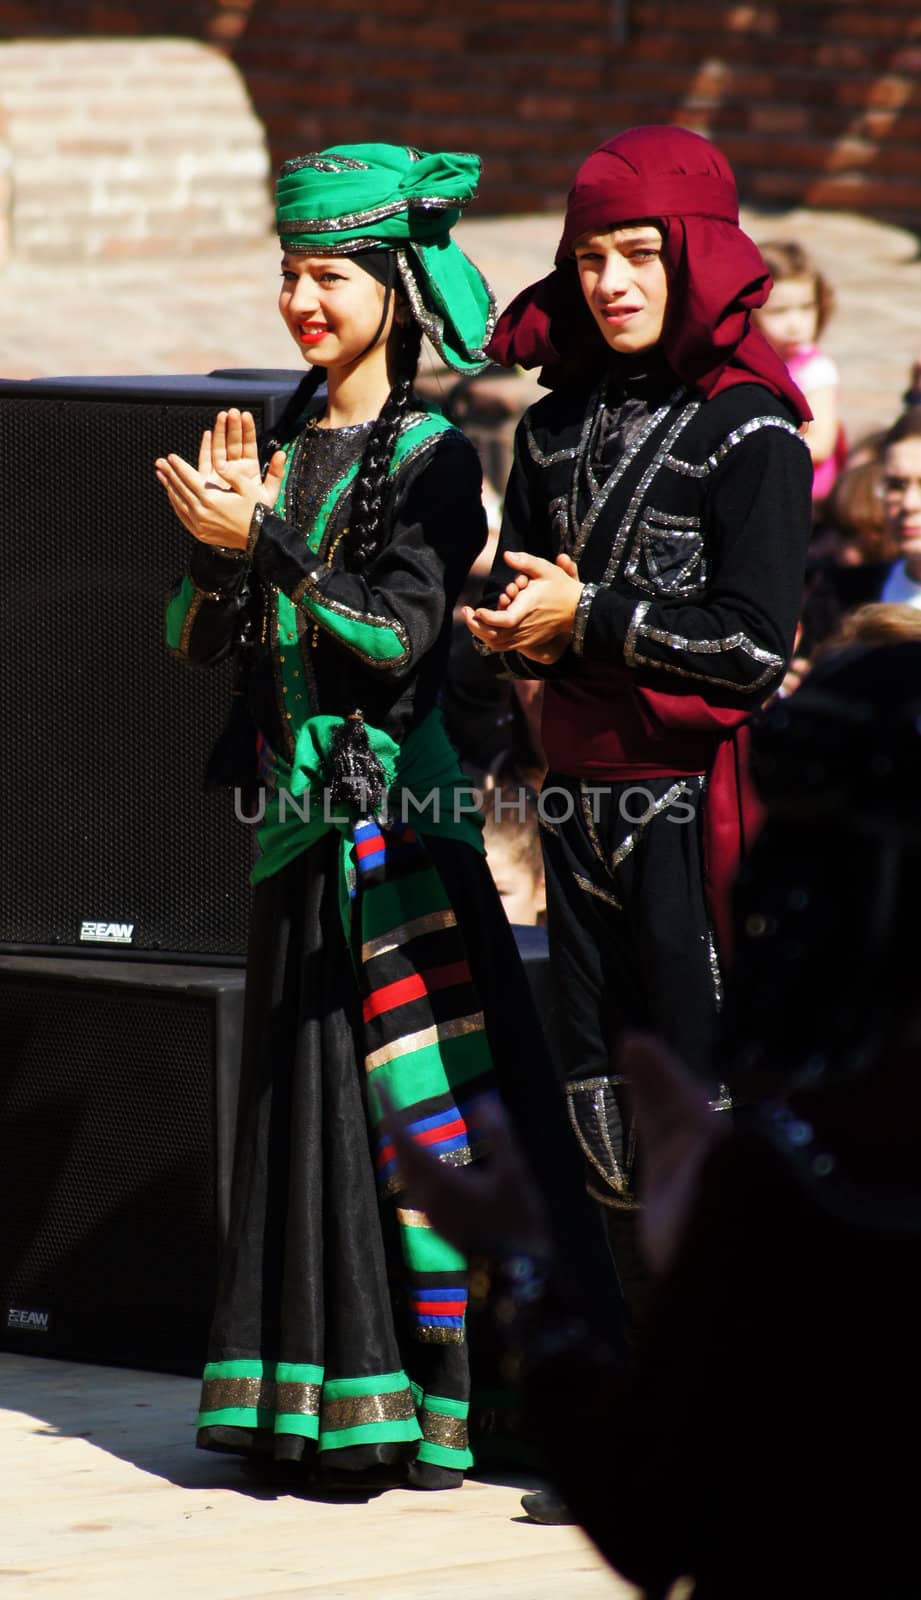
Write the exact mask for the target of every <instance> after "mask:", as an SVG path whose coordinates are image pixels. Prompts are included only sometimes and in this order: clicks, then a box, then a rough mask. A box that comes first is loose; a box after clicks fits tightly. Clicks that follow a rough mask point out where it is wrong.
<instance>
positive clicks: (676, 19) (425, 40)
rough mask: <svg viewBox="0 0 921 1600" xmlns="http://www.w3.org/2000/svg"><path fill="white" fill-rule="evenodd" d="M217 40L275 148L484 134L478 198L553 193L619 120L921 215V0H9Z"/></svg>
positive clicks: (847, 203) (554, 200)
mask: <svg viewBox="0 0 921 1600" xmlns="http://www.w3.org/2000/svg"><path fill="white" fill-rule="evenodd" d="M71 31H81V32H84V33H87V32H90V33H93V32H95V33H109V34H127V33H138V32H145V33H171V32H177V31H183V32H185V33H187V34H196V35H198V36H199V37H201V38H207V39H209V40H211V41H213V42H215V43H221V44H222V45H223V46H224V47H225V48H226V49H227V50H228V51H229V52H231V53H232V55H233V59H234V60H235V61H236V62H237V64H238V65H239V67H240V69H241V71H242V73H243V76H244V78H245V81H246V84H247V87H248V89H249V91H250V93H251V95H252V97H253V101H254V104H255V107H256V110H257V112H258V114H259V115H260V117H261V118H262V119H263V121H264V123H265V127H266V130H267V133H268V137H269V142H270V145H271V151H272V158H273V161H274V163H275V164H276V165H277V163H278V162H279V161H281V160H282V159H284V158H285V157H286V156H288V155H291V154H295V153H298V152H299V151H302V150H305V149H308V148H312V147H316V146H318V145H323V144H332V143H336V142H341V141H343V140H352V139H392V140H398V141H402V142H407V143H414V144H420V145H422V146H437V145H441V146H443V147H444V146H451V145H453V146H455V147H461V148H463V147H467V148H469V147H471V146H472V147H473V148H474V149H476V150H478V151H479V152H480V153H481V154H482V155H483V156H484V163H485V166H484V182H483V187H482V190H481V200H480V207H479V208H480V210H481V213H482V211H486V210H492V211H503V210H517V211H525V210H542V209H547V208H552V209H556V208H557V207H558V206H559V204H560V201H561V198H562V196H563V194H564V193H565V190H566V187H567V186H568V183H569V180H570V178H571V175H572V172H573V169H574V167H575V166H576V164H577V163H578V161H579V160H580V159H581V157H582V156H583V155H584V154H585V153H586V152H587V151H588V150H589V149H591V148H592V147H593V146H594V145H595V144H597V143H599V142H600V141H601V140H602V139H604V138H606V137H609V136H610V134H611V133H612V132H614V131H616V129H617V128H619V127H624V126H627V125H629V124H630V123H635V122H650V121H666V122H674V123H680V124H684V125H686V126H689V127H694V128H697V129H699V130H700V131H701V132H704V133H708V134H711V135H712V136H713V137H714V138H715V139H716V140H717V141H718V142H719V143H720V144H721V145H722V147H723V148H724V149H725V150H726V153H727V154H728V155H729V157H730V159H731V160H732V162H733V164H734V165H735V167H736V170H737V172H738V175H739V180H740V187H741V189H742V192H743V195H744V197H745V198H746V199H747V200H749V201H750V202H755V203H757V202H759V201H760V202H765V201H776V202H778V203H780V204H795V203H805V204H809V205H816V206H830V207H839V208H840V207H851V208H859V209H861V210H864V211H867V212H869V213H872V214H876V215H879V216H883V217H890V218H894V219H897V220H901V221H903V222H908V223H910V224H913V223H917V222H921V170H919V169H921V162H919V159H918V155H917V148H918V138H919V135H921V71H919V69H921V10H919V7H918V4H917V0H880V3H879V4H876V5H875V6H874V5H868V4H867V3H866V0H773V3H771V4H759V3H752V4H714V3H707V0H444V3H441V4H438V3H437V0H324V3H323V5H322V6H316V5H313V4H310V3H309V0H185V3H184V4H182V5H180V4H179V3H177V0H37V3H33V0H0V38H2V37H3V36H6V37H10V36H11V35H14V34H16V33H20V32H29V33H33V34H35V33H49V32H54V33H58V34H60V33H62V32H65V33H66V32H71Z"/></svg>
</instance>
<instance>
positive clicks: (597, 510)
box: [570, 389, 696, 582]
mask: <svg viewBox="0 0 921 1600" xmlns="http://www.w3.org/2000/svg"><path fill="white" fill-rule="evenodd" d="M683 394H684V391H683V390H682V389H678V390H677V391H676V393H675V394H674V395H673V396H672V397H671V398H670V399H669V400H667V401H666V403H665V405H664V406H660V407H659V409H658V411H654V412H653V414H652V416H651V417H650V418H649V421H648V422H647V423H645V424H644V426H643V427H642V428H641V429H640V431H639V433H637V434H635V435H634V437H633V439H632V440H631V442H630V444H628V446H627V448H626V450H625V451H624V453H623V455H622V456H621V458H620V460H619V461H618V463H617V466H616V467H615V468H614V470H613V472H611V473H610V475H609V476H608V477H607V478H606V479H605V481H604V483H603V484H602V485H601V488H600V489H597V490H596V491H595V492H594V493H593V495H592V499H591V504H590V505H589V508H588V510H587V512H586V514H585V517H584V518H583V520H582V525H581V527H580V528H579V531H578V533H577V534H576V536H575V540H574V542H573V547H572V550H571V552H570V554H571V555H572V557H573V559H574V560H576V561H578V559H579V556H580V555H581V554H582V551H583V550H584V549H585V546H586V544H587V543H588V540H589V538H590V536H591V533H592V530H593V529H594V526H595V523H596V522H597V521H598V518H599V516H600V515H601V512H602V511H603V510H604V507H605V505H606V504H607V502H608V500H609V499H610V496H611V492H612V490H613V489H614V488H615V487H616V486H617V484H618V483H619V482H620V480H621V478H622V477H623V475H624V473H625V472H626V470H627V468H628V467H629V466H630V464H631V462H632V461H634V460H635V458H636V456H637V455H638V453H639V451H640V450H641V449H642V447H643V445H644V444H645V443H646V440H647V439H648V438H649V437H650V435H651V434H652V433H654V432H655V430H656V428H658V427H659V426H660V424H661V423H662V422H664V420H665V418H666V417H667V416H668V414H669V412H670V411H671V410H672V408H673V406H675V405H677V404H678V402H679V400H680V399H681V398H682V396H683ZM589 404H590V406H591V405H594V406H595V408H596V415H597V414H600V411H601V409H602V408H601V403H600V396H599V395H598V394H597V393H596V394H595V395H593V396H592V399H591V401H590V402H589ZM689 409H690V408H689ZM695 409H696V407H695ZM682 415H683V413H682ZM594 420H595V419H594V418H590V419H589V422H590V423H591V421H594ZM688 420H690V419H688ZM588 431H589V432H590V431H591V429H590V426H589V430H588ZM677 432H678V429H677V426H676V427H675V429H674V430H673V431H671V432H669V434H668V437H667V439H666V441H665V445H664V447H663V448H665V449H668V448H670V446H671V441H672V438H673V436H674V435H676V434H677ZM583 441H584V443H583ZM587 448H588V432H586V430H585V429H584V428H583V438H582V440H580V444H579V449H580V458H581V459H586V452H587ZM658 460H659V456H658V455H656V457H655V460H654V463H653V467H654V468H655V467H656V465H657V463H658ZM648 477H649V478H650V480H651V477H652V471H650V473H649V474H648ZM578 478H579V471H578V466H577V467H576V470H575V471H574V472H573V498H572V502H571V513H572V524H573V527H575V525H576V521H577V517H576V512H575V496H576V495H577V493H578ZM634 498H636V497H634ZM637 503H638V502H637ZM631 504H632V502H631ZM625 537H626V536H625ZM622 545H623V540H621V539H620V538H618V539H617V540H616V541H615V549H616V551H617V555H618V557H619V555H620V550H621V548H622ZM605 581H606V582H609V581H610V580H609V579H608V578H607V576H606V578H605Z"/></svg>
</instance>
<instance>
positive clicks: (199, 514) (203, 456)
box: [156, 408, 285, 550]
mask: <svg viewBox="0 0 921 1600" xmlns="http://www.w3.org/2000/svg"><path fill="white" fill-rule="evenodd" d="M284 471H285V453H284V451H283V450H277V451H276V452H275V454H274V455H273V457H272V459H271V461H270V462H269V465H268V467H267V469H266V474H265V477H264V478H263V476H262V471H261V468H260V465H259V448H258V444H257V440H256V424H255V422H254V420H253V417H252V414H251V412H249V411H237V410H236V409H235V408H234V409H232V410H230V411H219V412H218V414H217V417H216V418H215V421H214V427H213V428H207V429H206V430H205V432H204V433H203V434H202V438H201V445H200V446H199V451H198V468H197V470H196V468H195V467H193V466H191V465H190V464H189V462H188V461H184V460H183V459H182V456H177V455H169V456H166V457H162V456H161V457H160V458H159V459H158V460H157V462H156V473H157V478H158V480H159V482H160V483H162V485H163V487H164V489H165V490H166V493H167V496H168V498H169V503H170V505H171V506H172V508H173V510H174V511H175V513H176V515H177V517H178V518H179V521H180V522H181V523H182V525H183V527H184V528H187V529H188V531H189V533H191V534H192V535H193V536H194V537H195V538H196V539H198V540H199V541H200V542H201V543H202V544H210V545H216V546H219V547H220V548H222V549H226V550H245V549H246V546H247V542H248V540H249V530H250V524H251V522H252V520H253V512H254V510H255V508H256V506H257V505H264V506H270V507H271V506H274V504H275V501H276V500H277V498H278V492H279V490H280V488H281V485H282V481H283V478H284Z"/></svg>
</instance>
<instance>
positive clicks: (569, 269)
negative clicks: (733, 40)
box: [487, 126, 812, 421]
mask: <svg viewBox="0 0 921 1600" xmlns="http://www.w3.org/2000/svg"><path fill="white" fill-rule="evenodd" d="M638 221H655V222H657V223H658V225H659V227H661V229H662V231H663V235H664V249H663V260H664V263H665V269H666V272H667V274H668V293H669V299H668V308H667V310H666V317H665V326H664V328H663V331H662V349H663V352H664V354H665V356H666V359H667V360H668V363H669V366H670V367H671V368H672V370H673V372H675V374H676V375H677V376H678V377H679V378H681V379H682V380H683V382H685V383H687V384H689V385H691V386H693V387H695V388H697V389H700V390H702V391H703V393H704V394H705V395H706V396H707V397H708V398H709V397H710V396H712V395H715V394H719V392H720V390H721V389H725V388H728V387H729V386H730V385H731V384H734V383H751V382H756V383H762V384H764V386H765V387H766V388H768V389H770V390H771V391H772V393H774V394H776V395H780V396H782V397H783V399H785V400H787V401H788V402H789V403H790V405H791V406H792V407H793V410H794V411H795V413H796V415H797V417H798V418H799V419H800V420H801V421H807V420H808V419H809V417H810V416H811V415H812V413H811V412H810V410H809V407H808V405H807V403H806V401H805V399H804V397H803V395H802V394H801V393H800V391H799V389H798V388H797V387H796V384H795V383H794V382H793V379H792V378H791V377H790V374H789V373H788V371H787V368H786V366H785V365H784V363H783V362H782V361H781V359H780V357H779V356H778V355H776V354H775V352H774V351H773V350H772V349H771V347H770V345H769V344H768V342H767V340H766V339H764V338H763V337H762V335H761V334H760V333H759V332H758V330H757V328H754V327H753V326H752V323H751V312H752V310H753V309H754V308H755V307H757V306H762V305H764V302H765V300H766V299H767V297H768V293H769V291H770V287H771V279H770V274H769V273H768V269H767V267H766V265H765V263H764V260H763V258H762V256H761V252H760V251H759V249H758V247H757V245H756V244H755V243H754V241H753V240H752V239H750V238H749V237H748V235H747V234H746V233H743V232H742V229H741V228H740V227H739V199H738V194H737V192H736V185H735V179H734V178H733V175H732V170H731V168H730V166H729V163H728V162H727V160H726V158H725V156H723V155H721V154H720V152H719V150H717V149H716V147H715V146H714V145H712V144H711V143H710V142H709V140H708V139H703V138H701V136H700V134H697V133H691V132H690V131H689V130H688V129H687V128H672V127H667V126H662V127H648V128H628V129H627V130H626V132H625V133H619V134H618V135H617V137H616V139H611V140H609V141H608V143H607V144H603V145H601V147H600V148H599V149H598V150H596V151H594V153H593V154H592V155H590V156H589V158H588V160H587V161H585V162H583V164H582V166H581V167H580V168H579V171H578V172H577V174H576V180H575V183H574V184H573V186H572V188H571V189H570V191H569V199H568V202H567V206H566V222H565V226H564V228H563V237H562V239H561V240H560V244H559V249H558V250H557V253H556V264H555V267H554V270H553V272H551V273H550V275H549V277H546V278H542V279H541V281H540V282H539V283H535V284H532V285H531V287H530V288H529V289H525V290H524V291H523V292H522V293H521V294H520V295H518V296H517V298H516V299H515V300H513V301H512V303H511V305H510V306H509V307H508V309H507V310H506V311H504V312H503V314H502V316H501V317H500V318H499V322H498V324H497V326H496V331H495V333H494V334H493V337H492V340H491V342H490V343H489V345H488V346H487V352H488V354H489V355H490V356H491V357H492V359H493V360H494V361H497V362H499V364H500V365H501V366H506V367H510V366H516V365H518V366H522V367H537V366H540V367H543V369H544V371H543V373H542V374H541V377H542V381H543V382H545V383H546V384H547V385H548V386H549V387H551V388H552V387H553V386H554V385H555V384H557V383H559V382H561V381H562V380H563V379H565V378H566V377H571V376H573V375H574V374H576V373H578V372H585V371H589V370H592V369H593V368H599V369H600V368H601V367H602V366H603V365H604V364H605V362H606V361H608V360H609V359H610V356H611V352H610V350H609V349H608V346H607V345H606V344H605V343H604V340H603V337H602V334H601V331H600V329H599V328H598V327H597V324H596V323H595V321H594V318H593V317H592V315H591V312H590V311H589V309H588V306H587V305H586V304H585V300H584V297H583V295H582V290H581V287H580V284H579V278H578V272H577V269H576V265H575V261H574V259H573V254H572V252H573V246H574V245H575V242H576V240H577V239H578V238H579V236H580V235H581V234H583V233H602V232H606V231H608V230H610V229H611V228H614V227H619V226H622V225H624V224H625V223H628V222H638ZM615 359H616V358H615Z"/></svg>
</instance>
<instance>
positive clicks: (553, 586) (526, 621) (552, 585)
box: [463, 550, 582, 665]
mask: <svg viewBox="0 0 921 1600" xmlns="http://www.w3.org/2000/svg"><path fill="white" fill-rule="evenodd" d="M505 560H506V561H507V562H508V565H509V566H510V567H513V568H514V569H515V573H516V576H515V577H514V578H513V579H512V580H511V582H510V583H508V584H507V585H506V587H505V589H504V590H503V591H502V593H501V594H500V595H499V598H498V600H497V601H496V609H495V610H494V611H490V610H489V609H488V608H487V607H485V606H477V608H476V609H474V608H473V606H464V608H463V618H464V621H465V622H466V624H467V627H468V628H469V629H470V632H471V633H472V634H473V635H474V637H475V638H476V639H480V640H481V641H482V642H483V643H484V644H486V645H488V646H489V648H490V650H496V651H504V650H517V651H519V653H520V654H521V655H523V656H527V657H528V658H529V659H530V660H531V661H538V662H540V663H541V664H543V665H549V664H550V663H552V662H554V661H558V660H559V659H560V656H561V655H562V654H563V652H564V650H565V649H566V648H567V646H568V645H569V642H570V640H571V638H572V630H573V626H574V623H575V617H576V607H577V606H578V604H579V597H580V595H581V593H582V584H581V582H580V581H579V569H578V567H577V566H576V564H575V562H574V561H573V560H572V558H571V557H570V556H567V555H558V556H557V558H556V560H555V561H545V560H544V559H543V558H542V557H541V556H532V555H528V553H527V552H526V551H519V550H506V551H505Z"/></svg>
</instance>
